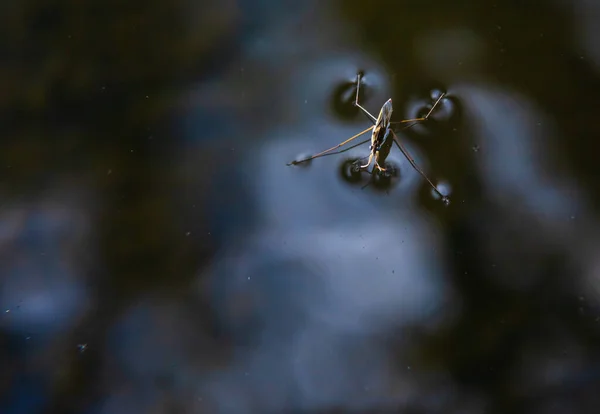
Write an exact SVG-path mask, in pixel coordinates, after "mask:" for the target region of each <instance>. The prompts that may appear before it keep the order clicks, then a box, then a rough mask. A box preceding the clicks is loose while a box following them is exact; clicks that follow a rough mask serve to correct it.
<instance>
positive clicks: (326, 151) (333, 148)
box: [287, 127, 373, 165]
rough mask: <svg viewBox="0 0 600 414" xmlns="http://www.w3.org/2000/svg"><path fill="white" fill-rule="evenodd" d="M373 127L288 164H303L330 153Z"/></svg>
mask: <svg viewBox="0 0 600 414" xmlns="http://www.w3.org/2000/svg"><path fill="white" fill-rule="evenodd" d="M372 129H373V127H369V128H367V129H365V130H364V131H362V132H359V133H358V134H356V135H354V136H352V137H350V138H348V139H347V140H346V141H344V142H340V143H339V144H337V145H336V146H334V147H331V148H329V149H326V150H325V151H321V152H319V153H318V154H315V155H311V156H310V157H308V158H305V159H303V160H299V161H292V162H290V163H288V164H287V165H297V164H301V163H303V162H306V161H310V160H312V159H315V158H318V157H322V156H324V155H328V153H329V152H331V151H334V150H336V149H338V148H339V147H341V146H343V145H346V144H347V143H349V142H351V141H352V140H355V139H356V138H358V137H360V136H361V135H363V134H366V133H367V132H369V131H370V130H372Z"/></svg>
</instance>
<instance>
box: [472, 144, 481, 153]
mask: <svg viewBox="0 0 600 414" xmlns="http://www.w3.org/2000/svg"><path fill="white" fill-rule="evenodd" d="M479 148H480V147H479V145H473V146H472V147H471V149H472V150H473V152H479Z"/></svg>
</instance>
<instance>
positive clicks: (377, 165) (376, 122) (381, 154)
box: [287, 74, 450, 205]
mask: <svg viewBox="0 0 600 414" xmlns="http://www.w3.org/2000/svg"><path fill="white" fill-rule="evenodd" d="M360 78H361V75H360V74H359V75H358V77H357V81H356V99H355V100H354V105H355V106H357V107H358V108H360V109H361V110H362V111H363V112H364V113H365V114H366V115H367V116H368V117H369V119H370V120H371V121H372V122H373V126H371V127H369V128H367V129H365V130H364V131H362V132H359V133H358V134H356V135H354V136H352V137H350V138H348V139H347V140H345V141H343V142H340V143H339V144H337V145H336V146H334V147H331V148H329V149H326V150H325V151H321V152H319V153H317V154H314V155H311V156H310V157H308V158H305V159H302V160H298V161H292V162H290V163H288V164H287V165H288V166H289V165H298V164H301V163H304V162H307V161H310V160H313V159H315V158H319V157H323V156H325V155H333V154H337V153H339V152H343V151H346V150H348V149H350V148H348V149H346V150H343V151H338V152H334V153H332V151H335V150H337V149H338V148H340V147H342V146H344V145H346V144H348V143H349V142H352V141H353V140H355V139H356V138H358V137H360V136H361V135H363V134H366V133H367V132H369V131H371V130H372V132H371V146H370V148H369V156H368V158H369V159H368V161H367V163H366V164H365V165H357V164H355V170H357V171H360V170H364V169H367V168H369V166H370V165H371V163H374V166H373V172H375V170H377V171H378V172H384V173H385V172H386V168H384V167H382V164H383V163H384V162H385V158H386V157H387V155H388V153H389V149H390V145H391V142H390V136H391V139H392V140H393V142H394V143H396V146H397V147H398V148H399V149H400V151H402V153H403V154H404V156H405V157H406V159H407V160H408V161H409V162H410V164H411V165H412V166H413V168H414V169H415V170H416V171H417V172H418V173H419V174H421V176H422V177H423V178H425V180H427V182H428V183H429V185H430V186H431V188H433V190H434V191H435V192H436V193H437V194H438V195H439V196H440V197H441V199H442V201H443V202H444V204H446V205H447V204H449V203H450V200H449V198H448V196H445V195H443V194H442V193H441V192H440V191H439V190H438V189H437V187H436V186H435V185H433V183H432V182H431V180H430V179H429V178H428V177H427V175H425V173H424V172H423V170H422V169H421V168H420V167H419V166H418V165H417V163H416V162H415V160H414V159H413V157H411V155H410V154H409V153H408V151H407V150H406V148H405V147H404V145H403V144H402V142H401V141H400V140H399V139H398V136H397V135H396V133H395V132H394V130H393V129H392V128H391V125H392V124H395V123H396V124H405V123H409V122H412V124H410V125H409V126H407V127H406V128H410V127H412V126H413V125H415V124H416V123H418V122H424V121H427V119H428V118H429V116H430V115H431V114H432V113H433V111H434V110H435V108H436V106H437V105H438V104H439V102H440V101H441V100H442V98H443V97H444V96H445V94H444V93H442V94H441V95H440V96H439V97H438V99H437V100H436V101H435V103H434V104H433V106H432V107H431V109H430V110H429V112H427V114H426V115H425V116H423V117H421V118H414V119H405V120H402V121H399V122H391V118H392V112H393V107H392V99H391V98H390V99H388V100H387V101H386V102H385V103H384V104H383V106H382V107H381V110H380V111H379V116H378V117H377V118H375V117H374V116H373V115H371V113H370V112H369V111H367V110H366V109H365V108H363V107H362V105H360V104H359V103H358V96H359V91H360ZM366 142H368V140H366V141H363V142H361V143H359V144H356V145H354V146H353V147H351V148H354V147H356V146H358V145H362V144H364V143H366ZM386 144H387V145H386ZM385 147H387V149H386V148H385ZM365 158H366V157H365ZM363 159H364V158H363ZM358 161H360V160H358ZM358 161H356V162H358Z"/></svg>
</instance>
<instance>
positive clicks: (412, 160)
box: [391, 131, 448, 200]
mask: <svg viewBox="0 0 600 414" xmlns="http://www.w3.org/2000/svg"><path fill="white" fill-rule="evenodd" d="M391 132H392V134H394V142H395V143H396V145H397V146H398V148H400V151H402V154H404V156H405V157H406V159H407V160H408V162H410V164H411V165H412V166H413V168H414V169H415V170H416V171H417V172H418V173H419V174H421V176H423V178H425V179H426V180H427V182H428V183H429V185H430V186H431V188H433V189H434V190H435V192H436V193H438V195H439V196H440V197H442V199H443V200H446V199H447V198H448V197H446V196H445V195H443V194H442V193H440V190H438V189H437V187H436V186H435V185H433V183H432V182H431V180H430V179H429V178H428V177H427V175H425V173H424V172H423V170H422V169H421V168H420V167H419V166H418V165H417V163H416V162H415V160H414V159H413V157H411V156H410V154H409V153H408V151H407V149H406V148H404V145H403V144H402V141H400V140H399V139H398V136H397V135H396V133H395V132H394V131H391Z"/></svg>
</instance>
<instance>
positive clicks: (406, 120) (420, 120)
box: [390, 93, 446, 128]
mask: <svg viewBox="0 0 600 414" xmlns="http://www.w3.org/2000/svg"><path fill="white" fill-rule="evenodd" d="M444 96H446V94H445V93H442V94H441V95H440V97H439V98H437V100H436V101H435V103H434V104H433V106H432V107H431V109H430V110H429V112H427V114H426V115H425V116H423V117H421V118H413V119H404V120H402V121H396V122H390V123H391V124H404V123H407V122H415V123H417V122H423V121H427V119H428V118H429V116H430V115H431V114H432V113H433V111H434V110H435V107H436V106H437V105H438V104H439V103H440V101H441V100H442V98H443V97H444ZM411 126H412V125H410V126H408V127H407V128H410V127H411Z"/></svg>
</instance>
